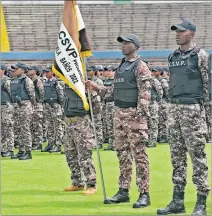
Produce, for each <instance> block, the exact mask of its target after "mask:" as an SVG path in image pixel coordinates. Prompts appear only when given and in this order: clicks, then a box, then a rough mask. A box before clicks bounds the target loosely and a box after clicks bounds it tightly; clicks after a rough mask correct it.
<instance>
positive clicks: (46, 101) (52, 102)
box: [44, 99, 58, 104]
mask: <svg viewBox="0 0 212 216" xmlns="http://www.w3.org/2000/svg"><path fill="white" fill-rule="evenodd" d="M44 103H47V104H54V103H58V101H57V100H56V99H53V100H44Z"/></svg>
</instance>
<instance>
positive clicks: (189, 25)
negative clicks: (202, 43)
mask: <svg viewBox="0 0 212 216" xmlns="http://www.w3.org/2000/svg"><path fill="white" fill-rule="evenodd" d="M177 29H179V30H181V31H186V30H190V31H193V32H195V31H196V25H195V24H194V23H193V22H192V21H191V20H188V19H185V18H182V20H181V22H180V23H178V24H175V25H172V26H171V30H172V31H175V30H177Z"/></svg>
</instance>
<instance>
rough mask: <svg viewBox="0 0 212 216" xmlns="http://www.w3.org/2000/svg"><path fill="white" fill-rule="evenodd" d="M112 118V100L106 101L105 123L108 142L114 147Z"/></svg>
mask: <svg viewBox="0 0 212 216" xmlns="http://www.w3.org/2000/svg"><path fill="white" fill-rule="evenodd" d="M113 120H114V102H107V103H106V124H107V131H108V139H109V140H108V144H109V145H110V146H112V147H114V139H115V138H114V127H113Z"/></svg>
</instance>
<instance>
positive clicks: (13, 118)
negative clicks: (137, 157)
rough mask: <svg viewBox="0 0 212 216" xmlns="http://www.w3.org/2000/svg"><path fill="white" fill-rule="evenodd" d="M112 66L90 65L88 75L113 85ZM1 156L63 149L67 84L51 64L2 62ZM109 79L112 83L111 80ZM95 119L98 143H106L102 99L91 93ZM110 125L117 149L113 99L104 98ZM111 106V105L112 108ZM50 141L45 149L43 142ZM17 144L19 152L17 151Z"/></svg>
mask: <svg viewBox="0 0 212 216" xmlns="http://www.w3.org/2000/svg"><path fill="white" fill-rule="evenodd" d="M114 69H115V68H113V67H111V66H109V67H103V66H95V67H88V68H87V71H88V77H89V79H92V80H95V81H96V82H97V83H99V84H102V85H103V81H102V77H104V83H105V85H111V84H112V80H113V79H114ZM0 71H1V73H0V74H1V126H2V127H1V134H2V137H1V156H2V157H11V159H20V160H27V159H31V158H32V155H31V151H32V150H41V151H42V152H50V153H52V152H61V146H62V144H63V137H64V129H65V123H64V121H63V120H64V116H63V108H64V106H65V104H63V101H64V87H65V84H64V83H63V82H62V81H61V80H59V79H57V77H55V75H54V74H53V72H52V69H51V67H46V68H41V67H38V66H27V65H25V64H23V63H21V62H18V63H17V64H16V65H12V66H11V68H8V67H6V66H5V65H4V64H1V70H0ZM109 82H110V83H109ZM91 101H92V105H93V112H94V121H95V125H96V128H97V135H98V136H97V138H98V146H102V144H103V126H102V117H103V116H105V115H103V114H102V112H103V110H104V108H103V103H102V102H103V101H102V99H101V97H100V96H98V95H97V94H94V93H91ZM104 105H105V107H106V108H105V109H107V111H106V110H104V112H105V111H106V113H107V118H105V125H106V127H107V128H108V129H109V130H108V132H109V133H108V134H109V147H108V148H107V149H106V150H114V146H113V142H114V132H113V107H114V105H113V102H112V99H111V101H110V102H109V101H108V103H107V106H106V101H104ZM109 107H111V109H110V108H109ZM47 140H48V145H47V146H46V147H45V148H44V149H42V143H43V142H45V141H47ZM14 147H17V148H19V152H18V153H17V154H16V155H14Z"/></svg>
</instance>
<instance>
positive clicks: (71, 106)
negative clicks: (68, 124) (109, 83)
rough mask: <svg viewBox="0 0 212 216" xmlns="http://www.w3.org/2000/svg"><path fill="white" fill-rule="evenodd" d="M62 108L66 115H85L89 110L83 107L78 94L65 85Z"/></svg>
mask: <svg viewBox="0 0 212 216" xmlns="http://www.w3.org/2000/svg"><path fill="white" fill-rule="evenodd" d="M63 108H64V115H65V116H66V117H76V116H85V115H87V114H89V112H87V111H86V110H85V109H84V107H83V102H82V99H81V98H80V97H79V95H78V94H77V93H76V92H75V91H74V90H73V89H71V88H70V87H68V86H67V85H66V87H65V98H64V107H63Z"/></svg>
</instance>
